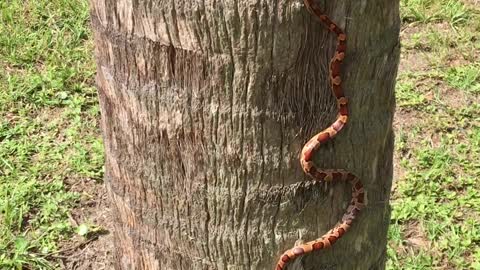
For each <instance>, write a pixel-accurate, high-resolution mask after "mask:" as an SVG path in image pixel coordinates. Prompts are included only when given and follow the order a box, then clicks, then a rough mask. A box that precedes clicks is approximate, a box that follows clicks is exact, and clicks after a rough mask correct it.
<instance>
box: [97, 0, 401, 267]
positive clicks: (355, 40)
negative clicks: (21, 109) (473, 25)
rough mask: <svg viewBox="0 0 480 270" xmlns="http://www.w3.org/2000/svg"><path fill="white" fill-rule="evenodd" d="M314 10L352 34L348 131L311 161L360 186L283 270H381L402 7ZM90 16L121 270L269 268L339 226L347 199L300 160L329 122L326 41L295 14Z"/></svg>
mask: <svg viewBox="0 0 480 270" xmlns="http://www.w3.org/2000/svg"><path fill="white" fill-rule="evenodd" d="M324 2H325V3H323V4H324V5H323V6H324V7H325V13H326V14H328V15H329V17H330V18H331V19H332V20H333V21H334V22H336V23H337V24H338V25H339V26H340V27H342V28H343V29H345V32H346V34H347V36H348V49H347V54H346V59H345V61H344V65H343V68H342V77H343V80H344V84H343V85H344V88H345V92H346V96H347V97H348V98H349V100H350V105H349V109H350V114H351V117H350V122H349V123H348V124H347V127H346V128H345V129H344V130H343V131H342V133H341V134H339V136H338V137H336V138H335V139H334V141H333V142H332V143H329V144H327V145H324V146H323V147H322V148H321V149H320V150H319V152H318V153H317V155H316V157H315V161H316V164H318V165H319V166H320V165H321V166H320V167H323V168H342V169H347V170H349V171H351V172H352V173H354V174H356V175H358V176H359V177H360V178H361V179H362V182H363V183H364V185H365V189H366V196H367V198H368V201H367V206H366V208H364V210H363V211H362V213H361V214H360V216H359V218H358V219H357V220H356V222H355V223H354V224H353V226H352V229H351V230H350V231H349V232H348V233H347V234H346V235H345V236H344V237H343V238H342V239H341V240H339V241H338V242H337V243H335V245H334V246H333V247H332V248H330V249H327V250H322V251H318V252H313V254H310V255H306V256H303V257H301V258H299V259H297V260H296V261H295V263H294V264H292V265H291V266H289V267H288V269H289V270H298V269H384V267H385V266H384V263H385V256H386V255H385V250H386V235H387V228H388V224H389V219H390V209H389V204H388V200H389V194H390V187H391V181H392V155H393V131H392V118H393V113H394V106H395V105H394V104H395V101H394V85H395V82H394V81H395V78H396V72H397V66H398V61H399V38H398V35H399V27H400V22H399V14H398V13H399V3H398V0H393V1H392V0H358V1H347V0H339V1H324ZM321 4H322V3H321ZM91 15H92V16H91V18H92V25H93V28H94V32H95V43H96V57H97V63H98V69H97V84H98V90H99V97H100V104H101V112H102V129H103V134H104V142H105V152H106V164H105V170H106V172H105V181H106V186H107V190H108V193H109V196H110V198H111V201H112V207H113V212H114V214H115V216H116V220H115V231H114V232H113V234H114V238H115V251H114V254H115V262H114V263H115V267H116V269H129V270H130V269H174V270H180V269H185V270H190V269H266V270H269V269H273V267H274V265H275V262H276V261H277V260H278V256H279V255H280V254H281V253H282V252H283V251H284V250H285V249H288V248H291V247H292V246H293V245H294V243H295V242H296V241H297V240H299V239H304V240H306V241H308V240H312V239H315V238H316V237H318V236H319V235H322V234H323V233H324V232H326V231H327V230H328V229H330V228H331V227H332V226H333V225H334V224H335V223H336V222H337V221H338V219H339V218H340V217H341V216H342V214H343V212H344V209H345V208H346V204H347V203H348V201H349V199H350V195H351V194H350V187H349V186H347V185H344V184H328V185H327V184H324V183H314V182H311V181H310V179H309V178H308V177H307V176H305V175H304V173H303V172H302V170H301V168H300V165H299V161H298V157H299V153H300V151H301V149H302V146H303V144H304V143H305V142H306V141H307V140H308V139H310V137H311V136H312V135H313V134H315V133H316V132H318V131H320V130H322V129H323V128H325V127H326V126H328V125H329V124H330V123H331V121H332V120H333V119H334V117H335V114H336V107H335V101H334V98H333V96H332V94H331V90H330V88H329V86H328V85H329V83H328V69H327V66H328V63H329V60H330V58H331V56H332V54H333V51H334V47H335V43H334V41H335V35H333V34H331V33H329V32H328V31H327V30H326V29H325V28H324V27H323V26H322V25H321V24H320V23H319V22H318V21H317V20H316V19H315V18H314V17H313V16H312V15H311V14H310V13H308V11H307V10H306V8H305V7H304V5H303V2H302V1H301V0H224V1H217V0H202V1H199V0H188V1H187V0H183V1H182V0H177V1H175V0H168V1H166V0H150V1H145V0H136V1H131V0H92V12H91Z"/></svg>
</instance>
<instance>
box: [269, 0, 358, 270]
mask: <svg viewBox="0 0 480 270" xmlns="http://www.w3.org/2000/svg"><path fill="white" fill-rule="evenodd" d="M304 2H305V5H306V7H307V8H308V10H309V11H310V12H311V13H313V14H314V15H315V16H316V17H318V18H319V19H320V21H321V22H322V23H323V24H325V26H326V27H327V28H328V30H330V31H331V32H333V33H335V34H336V35H337V48H336V50H335V55H334V56H333V58H332V60H331V62H330V83H331V88H332V92H333V95H334V96H335V98H336V99H337V105H338V106H337V107H338V115H337V119H336V121H335V122H334V123H333V124H332V125H330V126H329V127H328V128H326V129H325V130H323V131H321V132H320V133H318V134H316V135H315V136H313V138H311V139H310V140H309V141H308V142H307V143H306V144H305V146H304V147H303V149H302V153H301V157H300V163H301V166H302V169H303V170H304V171H305V173H306V174H308V175H309V176H311V177H312V178H313V179H315V180H317V181H328V182H330V181H338V180H340V181H347V182H349V183H350V184H351V185H352V200H351V201H350V204H349V206H348V208H347V210H346V212H345V214H344V215H343V217H342V219H341V221H340V222H339V223H338V224H337V225H336V226H335V227H334V228H333V229H331V230H330V231H328V232H327V233H325V234H324V235H323V236H321V237H320V238H318V239H315V240H313V241H310V242H308V243H305V244H302V245H299V246H295V247H294V248H292V249H289V250H287V251H285V252H284V253H283V254H282V255H281V256H280V259H279V261H278V262H277V265H276V268H275V270H283V269H285V266H286V265H287V263H288V262H290V261H292V260H294V259H295V258H297V257H299V256H301V255H304V254H306V253H309V252H312V251H314V250H319V249H323V248H328V247H330V246H331V245H333V244H334V243H335V242H336V241H337V240H338V239H339V238H340V237H342V236H343V235H344V234H345V232H347V231H348V229H349V228H350V226H351V225H352V222H353V220H354V219H355V218H356V217H357V215H358V213H359V212H360V210H361V209H362V208H363V206H364V203H365V202H364V201H365V191H364V189H363V184H362V182H360V179H358V177H356V176H355V175H353V174H352V173H350V172H348V171H345V170H333V169H327V170H325V169H319V168H317V167H316V166H315V164H314V163H313V161H312V157H313V155H314V153H315V151H316V150H317V149H318V148H320V145H322V144H325V143H326V142H328V141H330V140H331V139H333V138H334V137H335V136H336V135H337V133H338V132H340V130H342V129H343V127H344V126H345V124H346V123H347V121H348V107H347V106H348V100H347V98H346V97H345V96H344V93H343V90H342V79H341V77H340V69H341V64H342V61H343V59H344V58H345V52H346V49H347V45H346V42H347V36H346V34H345V33H344V32H343V30H342V29H341V28H340V27H338V26H337V25H336V24H335V23H334V22H332V21H331V20H330V19H329V18H328V17H327V16H326V15H325V14H323V11H321V10H320V8H319V7H318V6H317V5H316V4H315V3H314V1H313V0H304Z"/></svg>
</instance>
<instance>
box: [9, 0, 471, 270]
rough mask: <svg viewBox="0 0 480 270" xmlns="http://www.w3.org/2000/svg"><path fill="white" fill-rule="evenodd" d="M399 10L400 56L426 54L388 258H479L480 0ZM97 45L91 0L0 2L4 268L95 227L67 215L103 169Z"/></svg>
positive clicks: (465, 264)
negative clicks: (83, 186) (78, 187)
mask: <svg viewBox="0 0 480 270" xmlns="http://www.w3.org/2000/svg"><path fill="white" fill-rule="evenodd" d="M401 12H402V22H403V34H402V43H403V52H402V53H403V54H404V55H411V56H412V57H409V58H404V59H406V60H404V61H415V63H417V62H418V63H421V65H420V66H418V67H415V65H412V63H411V62H407V63H405V64H404V65H403V66H405V68H403V69H402V71H401V72H400V74H399V77H398V83H397V91H396V94H397V118H400V120H402V121H398V122H399V124H398V125H397V126H396V127H395V129H396V133H397V141H396V152H397V154H396V156H397V157H398V162H399V166H400V168H401V170H402V171H403V173H402V174H401V175H402V176H401V177H398V178H396V179H395V188H394V191H393V194H392V206H393V212H392V220H391V227H390V230H389V243H388V262H387V266H388V269H480V248H479V246H480V225H479V224H480V219H479V216H480V208H479V207H480V195H479V194H480V193H479V192H478V190H480V183H479V181H478V179H480V165H479V163H478V157H479V156H480V105H479V104H480V102H479V101H480V65H479V64H478V63H480V42H478V41H479V40H480V15H479V14H480V11H479V7H475V6H474V4H473V2H472V1H468V0H402V1H401ZM92 54H93V53H92V41H91V33H90V30H89V25H88V8H87V1H85V0H63V1H62V0H53V1H21V0H6V1H2V2H0V70H2V72H0V269H56V268H58V263H57V261H56V257H55V254H57V253H56V252H58V251H59V249H61V248H62V246H61V243H62V242H64V241H66V240H67V241H68V239H70V238H72V237H73V236H74V235H75V234H80V235H85V234H86V231H88V227H86V225H85V224H80V226H78V227H75V226H76V225H72V224H71V222H70V221H69V215H70V212H71V211H72V210H73V208H74V207H75V206H76V205H77V204H78V201H79V200H80V198H81V196H82V194H80V193H79V192H81V191H78V192H75V191H74V190H72V186H74V183H77V182H78V181H80V180H81V181H99V180H100V179H101V178H102V174H103V171H102V164H103V154H102V142H101V140H100V136H99V131H98V126H97V123H98V118H99V109H98V106H97V99H96V91H95V88H94V83H93V75H94V70H95V68H94V62H93V60H92ZM408 59H410V60H408ZM412 112H413V113H412ZM405 114H406V116H404V115H405ZM402 117H404V119H401V118H402ZM89 226H91V227H92V228H94V227H95V224H91V225H89Z"/></svg>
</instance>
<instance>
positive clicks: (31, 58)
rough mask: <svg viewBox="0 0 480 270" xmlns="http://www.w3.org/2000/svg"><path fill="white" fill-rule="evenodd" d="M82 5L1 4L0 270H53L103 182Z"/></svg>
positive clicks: (66, 0) (58, 0)
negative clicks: (85, 185)
mask: <svg viewBox="0 0 480 270" xmlns="http://www.w3.org/2000/svg"><path fill="white" fill-rule="evenodd" d="M86 4H87V3H86V1H81V0H73V1H72V0H54V1H20V0H7V1H2V2H0V70H2V72H1V73H0V89H1V91H0V269H50V268H56V267H57V264H56V260H55V256H54V254H56V253H55V252H56V251H58V250H59V248H60V243H61V242H62V241H64V240H66V239H69V238H71V237H72V235H73V234H75V231H76V229H77V228H75V226H74V225H72V224H71V222H70V221H69V215H70V212H71V211H72V208H73V207H74V206H75V205H76V203H77V202H78V200H79V198H80V197H81V196H82V194H81V193H79V192H75V191H73V190H72V189H71V185H72V183H75V182H76V181H79V179H82V180H87V181H88V180H91V181H95V180H96V179H101V177H102V164H103V156H102V155H103V154H102V144H101V141H100V138H99V134H98V127H97V122H98V120H97V119H98V117H99V110H98V107H97V105H96V104H97V100H96V90H95V88H94V87H93V74H94V70H95V69H94V63H93V61H92V57H91V55H92V53H91V51H92V44H91V40H90V36H91V34H90V30H89V27H88V12H87V10H88V9H87V5H86Z"/></svg>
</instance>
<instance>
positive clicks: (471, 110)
mask: <svg viewBox="0 0 480 270" xmlns="http://www.w3.org/2000/svg"><path fill="white" fill-rule="evenodd" d="M401 11H402V19H403V22H404V34H403V35H402V43H403V44H404V46H403V52H402V53H403V54H404V55H410V57H404V58H403V59H406V60H404V61H422V65H421V66H420V68H412V66H414V65H411V62H407V63H406V64H404V65H403V66H406V68H403V69H402V70H401V72H400V74H399V77H398V81H397V89H396V95H397V118H400V119H401V118H402V117H403V118H404V119H403V121H398V122H399V123H400V124H398V125H397V126H396V127H395V128H396V131H397V144H396V151H397V157H398V162H399V163H400V164H399V165H400V167H401V170H402V171H403V173H402V174H401V175H402V176H401V177H400V178H396V179H395V181H396V185H395V189H394V191H393V194H392V206H393V212H392V219H391V227H390V230H389V247H388V248H389V249H388V257H389V260H388V262H387V266H388V269H480V248H479V247H480V193H479V192H478V190H479V189H480V182H479V181H478V179H480V165H479V163H478V157H479V156H480V143H479V142H480V105H479V101H480V91H479V88H480V65H478V56H479V53H480V47H479V45H478V44H476V43H477V42H476V41H477V39H478V37H479V35H480V16H479V14H480V12H479V7H476V9H475V7H473V6H472V5H470V4H468V1H460V0H456V1H451V0H438V1H434V0H430V1H428V0H413V1H412V0H403V1H402V2H401ZM412 112H414V113H413V114H412ZM405 113H407V114H405ZM404 115H406V116H404ZM411 115H414V117H412V116H411Z"/></svg>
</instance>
